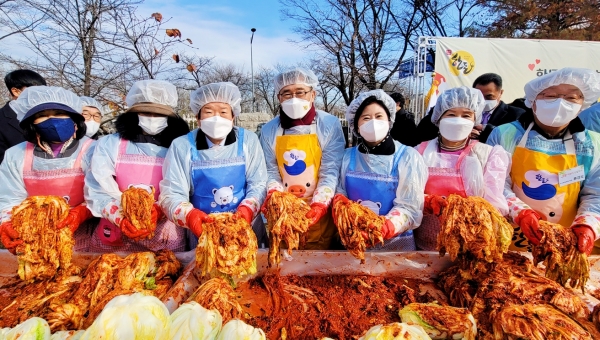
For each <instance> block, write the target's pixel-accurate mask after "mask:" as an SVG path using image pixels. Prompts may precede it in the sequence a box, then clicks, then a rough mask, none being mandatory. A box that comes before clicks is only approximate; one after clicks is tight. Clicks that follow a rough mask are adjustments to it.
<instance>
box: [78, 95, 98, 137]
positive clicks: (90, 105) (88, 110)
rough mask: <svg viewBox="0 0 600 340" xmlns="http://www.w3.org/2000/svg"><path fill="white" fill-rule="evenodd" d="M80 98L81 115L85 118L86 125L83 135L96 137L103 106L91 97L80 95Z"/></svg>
mask: <svg viewBox="0 0 600 340" xmlns="http://www.w3.org/2000/svg"><path fill="white" fill-rule="evenodd" d="M80 99H81V104H82V105H83V111H82V112H81V115H82V116H83V118H85V125H86V126H87V130H86V132H85V135H86V136H88V137H90V138H91V139H98V130H100V122H101V121H102V116H103V115H104V112H103V107H102V105H100V103H98V101H97V100H96V99H94V98H92V97H85V96H81V97H80Z"/></svg>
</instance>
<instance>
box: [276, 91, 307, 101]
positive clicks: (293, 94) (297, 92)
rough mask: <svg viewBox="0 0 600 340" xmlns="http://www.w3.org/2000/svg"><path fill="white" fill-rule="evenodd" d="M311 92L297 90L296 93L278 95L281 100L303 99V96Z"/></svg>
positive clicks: (288, 92) (286, 92)
mask: <svg viewBox="0 0 600 340" xmlns="http://www.w3.org/2000/svg"><path fill="white" fill-rule="evenodd" d="M311 92H312V89H311V90H308V91H304V90H298V91H294V92H291V91H285V92H283V93H279V95H280V96H281V97H282V98H283V99H290V98H292V97H296V98H304V96H306V95H307V94H309V93H311Z"/></svg>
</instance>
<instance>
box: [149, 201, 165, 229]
mask: <svg viewBox="0 0 600 340" xmlns="http://www.w3.org/2000/svg"><path fill="white" fill-rule="evenodd" d="M150 214H151V215H150V218H151V219H152V224H154V225H156V223H157V222H158V220H160V219H161V218H163V216H164V214H163V211H162V209H161V208H160V206H159V205H158V204H156V203H154V205H153V206H152V212H151V213H150Z"/></svg>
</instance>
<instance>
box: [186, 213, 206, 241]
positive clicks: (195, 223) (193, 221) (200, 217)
mask: <svg viewBox="0 0 600 340" xmlns="http://www.w3.org/2000/svg"><path fill="white" fill-rule="evenodd" d="M207 221H208V215H207V214H206V213H204V212H203V211H202V210H200V209H196V208H194V209H192V211H190V212H189V213H188V214H187V216H186V217H185V222H186V223H187V226H188V228H190V230H191V231H192V233H193V234H194V235H196V237H200V235H201V234H202V223H204V222H207Z"/></svg>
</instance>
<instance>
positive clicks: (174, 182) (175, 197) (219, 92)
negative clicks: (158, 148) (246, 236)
mask: <svg viewBox="0 0 600 340" xmlns="http://www.w3.org/2000/svg"><path fill="white" fill-rule="evenodd" d="M241 101H242V96H241V94H240V91H239V89H238V88H237V86H235V85H234V84H232V83H228V82H227V83H213V84H208V85H204V86H202V87H200V88H199V89H197V90H195V91H194V92H192V94H191V95H190V108H191V109H192V112H194V113H196V114H197V118H198V126H199V129H197V130H194V131H192V132H190V133H189V134H187V135H186V136H183V137H181V138H178V139H176V140H175V141H174V142H173V145H172V146H171V149H170V150H169V153H168V154H167V158H166V160H165V167H164V171H163V173H164V179H163V180H162V182H161V185H160V189H161V194H160V204H161V206H162V207H163V209H164V211H165V213H166V214H167V216H169V218H170V219H171V220H172V221H173V222H174V223H177V225H179V226H180V227H183V228H188V229H189V231H190V232H191V233H192V235H193V236H192V237H191V239H190V243H191V244H192V245H195V244H196V242H197V238H198V237H200V235H201V234H202V231H203V223H205V222H206V221H207V219H208V218H209V214H213V213H225V212H232V213H235V216H236V217H237V218H241V219H244V220H246V221H247V222H248V223H249V224H250V225H252V228H253V230H254V233H255V234H256V237H257V240H258V244H259V246H261V245H266V242H267V240H266V238H267V234H266V229H265V227H264V223H263V221H262V218H260V216H259V212H260V206H261V204H262V203H263V200H264V198H265V194H266V192H267V190H266V182H267V169H266V166H265V158H264V154H263V151H262V148H261V147H260V144H259V141H258V136H257V135H256V134H255V133H254V132H251V131H248V130H245V129H243V128H241V127H236V126H233V119H234V117H235V116H237V115H239V114H240V111H241V107H240V102H241Z"/></svg>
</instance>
